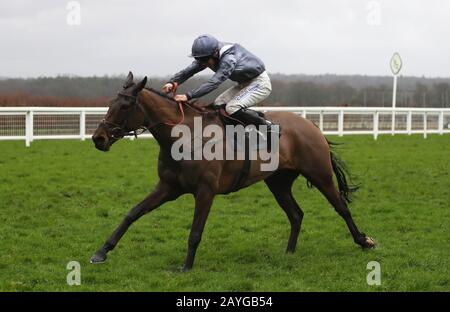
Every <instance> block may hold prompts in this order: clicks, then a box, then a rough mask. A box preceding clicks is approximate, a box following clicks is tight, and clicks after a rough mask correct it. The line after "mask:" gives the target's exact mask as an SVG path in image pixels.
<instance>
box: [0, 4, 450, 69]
mask: <svg viewBox="0 0 450 312" xmlns="http://www.w3.org/2000/svg"><path fill="white" fill-rule="evenodd" d="M78 2H79V4H80V7H81V15H80V16H81V19H80V22H81V23H80V25H69V24H73V23H75V24H76V23H77V19H76V16H75V15H74V14H76V9H68V8H67V5H68V3H69V1H65V0H59V1H58V0H54V1H51V0H39V1H35V0H14V1H3V0H2V1H1V2H0V76H3V77H4V76H7V77H37V76H55V75H59V74H71V75H79V76H90V75H97V76H101V75H104V74H108V75H119V74H120V75H122V74H126V73H127V72H128V70H133V72H134V73H135V74H136V75H149V76H165V75H171V74H173V73H174V72H176V71H178V70H179V69H181V68H183V67H184V66H186V65H188V64H189V63H190V62H191V59H189V58H188V57H187V55H188V54H189V53H190V49H191V45H192V41H193V39H195V37H196V36H197V35H199V34H202V33H210V34H212V35H214V36H216V37H217V38H218V39H219V40H223V41H228V42H238V43H240V44H242V45H244V46H245V47H246V48H247V49H249V50H250V51H252V52H253V53H255V54H256V55H258V56H259V57H260V58H261V59H262V60H263V61H264V62H265V64H266V67H267V70H268V71H269V72H270V73H277V72H278V73H285V74H324V73H332V74H367V75H390V70H389V59H390V58H391V56H392V54H393V53H394V52H395V51H398V52H399V53H400V55H401V56H402V58H403V62H404V66H403V69H402V72H401V74H403V75H414V76H422V75H424V76H427V77H437V76H440V77H449V76H450V1H447V0H429V1H425V0H395V1H393V0H379V1H366V0H339V1H336V0H309V1H300V0H297V1H294V0H282V1H267V0H190V1H189V0H151V1H143V0H140V1H138V0H132V1H130V0H127V1H125V0H108V1H106V0H104V1H100V0H89V1H88V0H80V1H78ZM74 16H75V17H74ZM68 19H69V23H68V21H67V20H68ZM205 73H206V72H205Z"/></svg>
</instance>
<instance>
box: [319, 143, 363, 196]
mask: <svg viewBox="0 0 450 312" xmlns="http://www.w3.org/2000/svg"><path fill="white" fill-rule="evenodd" d="M327 142H328V145H329V146H330V157H331V165H332V166H333V171H334V174H335V176H336V179H337V182H338V187H339V193H340V194H341V196H342V198H343V199H344V200H345V201H346V202H347V203H350V202H351V201H352V195H353V193H354V192H356V191H357V190H358V189H359V186H360V185H359V184H354V183H353V182H352V175H351V174H350V170H349V169H348V167H347V165H346V164H345V162H344V161H343V160H342V159H341V158H339V156H338V155H337V154H336V153H335V152H334V151H333V150H332V147H333V146H334V145H339V144H338V143H333V142H330V141H328V140H327ZM347 177H348V180H347Z"/></svg>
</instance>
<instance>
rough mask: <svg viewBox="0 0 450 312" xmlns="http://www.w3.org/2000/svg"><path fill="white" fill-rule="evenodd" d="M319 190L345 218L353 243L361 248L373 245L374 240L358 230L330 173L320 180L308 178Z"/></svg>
mask: <svg viewBox="0 0 450 312" xmlns="http://www.w3.org/2000/svg"><path fill="white" fill-rule="evenodd" d="M310 181H311V182H312V183H313V184H314V185H315V186H316V187H317V188H318V189H319V191H320V192H321V193H322V194H323V195H324V196H325V197H326V198H327V199H328V201H329V202H330V204H331V205H333V207H334V209H335V210H336V212H337V213H338V214H339V215H340V216H341V217H342V218H343V219H344V220H345V223H346V224H347V227H348V229H349V231H350V233H351V234H352V236H353V240H354V241H355V243H357V244H358V245H360V246H361V247H363V248H372V247H375V242H374V241H373V239H372V238H370V237H368V236H366V235H365V234H364V233H361V232H360V231H359V230H358V227H357V226H356V224H355V222H354V221H353V218H352V215H351V213H350V210H349V209H348V206H347V203H346V202H345V200H344V199H343V198H342V196H341V194H339V192H338V190H337V189H336V187H335V185H334V183H333V178H332V176H331V175H324V178H322V179H321V180H320V181H318V180H315V181H314V179H312V180H310Z"/></svg>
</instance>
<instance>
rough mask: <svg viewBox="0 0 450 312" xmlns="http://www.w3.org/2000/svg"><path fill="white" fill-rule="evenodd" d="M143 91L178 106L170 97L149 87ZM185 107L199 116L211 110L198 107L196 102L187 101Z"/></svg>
mask: <svg viewBox="0 0 450 312" xmlns="http://www.w3.org/2000/svg"><path fill="white" fill-rule="evenodd" d="M144 89H145V90H148V91H150V92H153V93H156V94H157V95H159V96H161V97H163V98H165V99H167V100H169V101H171V102H173V103H175V104H178V102H177V101H175V99H174V98H173V97H172V96H170V95H168V94H166V93H164V92H161V91H158V90H156V89H153V88H150V87H145V88H144ZM186 106H187V107H189V108H190V109H192V110H194V111H195V112H197V113H199V114H202V113H205V112H207V111H209V110H211V108H209V107H202V106H201V105H199V103H198V100H192V101H189V102H187V105H186Z"/></svg>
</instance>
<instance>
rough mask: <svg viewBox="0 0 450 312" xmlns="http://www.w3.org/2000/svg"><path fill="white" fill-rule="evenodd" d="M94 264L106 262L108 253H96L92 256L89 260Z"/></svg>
mask: <svg viewBox="0 0 450 312" xmlns="http://www.w3.org/2000/svg"><path fill="white" fill-rule="evenodd" d="M89 262H90V263H92V264H100V263H105V262H106V255H101V254H95V255H93V256H92V258H91V260H89Z"/></svg>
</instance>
